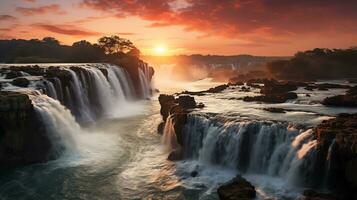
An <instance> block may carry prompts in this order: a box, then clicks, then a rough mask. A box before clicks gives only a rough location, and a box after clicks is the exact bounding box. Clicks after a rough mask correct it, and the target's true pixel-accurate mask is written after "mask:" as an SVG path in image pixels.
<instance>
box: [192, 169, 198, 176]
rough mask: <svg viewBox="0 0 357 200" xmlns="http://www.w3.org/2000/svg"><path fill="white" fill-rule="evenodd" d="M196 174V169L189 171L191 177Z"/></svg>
mask: <svg viewBox="0 0 357 200" xmlns="http://www.w3.org/2000/svg"><path fill="white" fill-rule="evenodd" d="M197 175H198V172H197V171H196V170H194V171H192V172H191V173H190V176H191V177H196V176H197Z"/></svg>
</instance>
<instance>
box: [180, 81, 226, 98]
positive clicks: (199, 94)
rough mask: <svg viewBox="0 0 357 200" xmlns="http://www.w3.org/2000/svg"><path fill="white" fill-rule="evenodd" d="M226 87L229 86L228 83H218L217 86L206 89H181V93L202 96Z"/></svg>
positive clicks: (220, 90) (218, 91)
mask: <svg viewBox="0 0 357 200" xmlns="http://www.w3.org/2000/svg"><path fill="white" fill-rule="evenodd" d="M228 87H229V85H228V84H223V85H219V86H216V87H213V88H210V89H208V90H203V91H198V92H192V91H183V92H181V94H187V95H197V96H203V95H205V94H212V93H220V92H222V91H223V90H225V89H227V88H228Z"/></svg>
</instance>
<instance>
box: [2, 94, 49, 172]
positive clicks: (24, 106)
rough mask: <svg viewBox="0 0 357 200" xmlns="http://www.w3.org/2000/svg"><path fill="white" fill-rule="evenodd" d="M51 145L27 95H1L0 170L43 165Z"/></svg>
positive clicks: (47, 157)
mask: <svg viewBox="0 0 357 200" xmlns="http://www.w3.org/2000/svg"><path fill="white" fill-rule="evenodd" d="M50 149H51V143H50V141H49V139H48V137H47V134H46V131H45V127H44V126H43V123H42V122H41V121H40V118H39V117H38V116H37V113H36V112H35V109H34V107H33V105H32V102H31V100H30V98H29V96H28V95H27V94H23V93H19V92H4V91H2V92H0V167H1V168H7V167H14V166H19V165H24V164H30V163H38V162H45V161H47V160H48V159H50V158H49V152H50Z"/></svg>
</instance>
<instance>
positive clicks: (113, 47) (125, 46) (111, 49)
mask: <svg viewBox="0 0 357 200" xmlns="http://www.w3.org/2000/svg"><path fill="white" fill-rule="evenodd" d="M98 45H99V46H100V47H101V48H103V49H104V53H105V54H114V53H119V52H123V53H127V52H129V51H131V50H133V49H134V48H136V47H135V46H134V44H133V43H132V42H131V41H130V40H127V39H124V38H120V37H119V36H116V35H113V36H110V37H107V36H105V37H102V38H100V39H99V40H98Z"/></svg>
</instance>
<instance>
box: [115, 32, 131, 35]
mask: <svg viewBox="0 0 357 200" xmlns="http://www.w3.org/2000/svg"><path fill="white" fill-rule="evenodd" d="M116 34H118V35H135V33H130V32H118V33H116Z"/></svg>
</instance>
